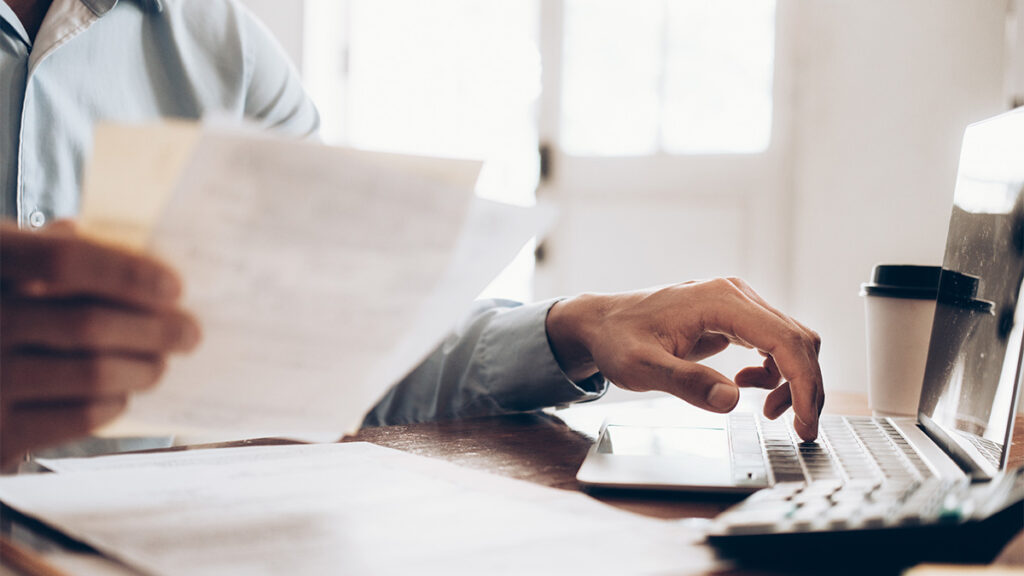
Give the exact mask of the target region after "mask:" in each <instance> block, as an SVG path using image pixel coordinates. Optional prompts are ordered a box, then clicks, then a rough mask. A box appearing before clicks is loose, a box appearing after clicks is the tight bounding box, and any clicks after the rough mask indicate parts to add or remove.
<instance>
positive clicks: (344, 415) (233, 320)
mask: <svg viewBox="0 0 1024 576" xmlns="http://www.w3.org/2000/svg"><path fill="white" fill-rule="evenodd" d="M168 130H170V132H168ZM192 130H196V129H195V128H192ZM146 141H153V142H157V143H160V146H157V147H155V148H154V147H147V146H145V145H144V142H146ZM182 146H184V147H186V148H190V149H191V152H189V153H182V152H181V151H180V150H179V148H180V147H182ZM153 149H156V150H157V152H158V154H162V155H166V156H168V157H169V158H171V160H172V162H176V163H180V164H181V165H183V166H184V171H183V174H182V176H181V177H180V178H179V179H178V181H177V184H173V185H172V184H168V182H167V179H168V174H167V171H165V170H161V171H157V172H156V173H154V174H153V177H152V178H151V179H149V181H148V182H146V183H143V184H139V185H136V184H135V183H133V182H130V181H126V180H125V179H124V178H123V175H121V174H117V173H115V172H111V171H116V166H117V163H114V162H110V161H108V160H104V158H105V157H107V156H109V155H115V156H117V157H119V158H122V162H123V158H125V157H132V155H133V154H136V153H137V152H136V151H137V150H139V151H141V152H138V154H141V156H142V158H141V159H140V160H139V162H138V163H139V164H141V165H158V164H159V162H158V161H157V159H154V158H146V157H147V156H151V155H152V153H153ZM96 155H97V158H96V159H95V161H94V163H93V167H94V168H95V169H94V170H92V171H91V172H90V174H89V176H88V177H87V182H88V183H89V185H90V186H91V188H90V189H89V190H87V191H86V196H85V204H84V206H83V223H82V225H83V229H84V230H86V231H88V232H89V233H91V234H94V235H96V236H97V237H100V238H105V239H106V240H108V241H115V242H121V243H125V242H127V243H129V244H135V245H138V242H139V241H140V239H144V237H145V234H140V231H145V230H147V229H149V228H152V230H151V238H150V240H149V243H148V245H149V248H148V249H149V251H150V253H152V254H155V255H158V256H159V257H160V258H162V259H165V260H166V261H167V262H170V263H171V264H172V265H173V266H175V267H176V268H177V269H178V270H179V271H180V273H181V274H182V277H183V278H185V281H186V287H185V297H184V304H185V307H186V308H187V309H189V310H191V311H193V312H194V313H195V314H196V316H197V317H198V318H199V319H200V320H201V322H202V324H203V332H204V343H203V345H202V346H201V347H200V348H199V349H198V350H197V351H196V353H195V354H194V355H192V356H189V357H187V358H182V359H180V360H177V361H175V362H173V363H172V364H171V366H170V369H169V371H168V373H167V375H166V377H165V378H164V380H163V382H162V383H161V385H160V386H159V387H158V388H157V389H155V390H154V391H153V392H152V393H149V394H146V395H143V396H139V397H137V398H136V401H135V402H133V405H132V407H131V409H130V410H129V417H130V418H132V419H134V420H136V421H142V422H146V423H149V424H158V425H161V426H164V427H165V428H166V429H169V430H177V431H183V430H185V431H196V430H231V431H234V432H237V433H239V434H240V435H271V434H274V435H277V434H303V433H315V432H325V431H327V432H335V433H337V434H338V435H341V434H342V433H344V432H346V431H349V430H352V429H354V428H355V427H356V426H357V425H358V424H359V422H360V421H361V419H362V417H363V415H364V414H365V413H366V411H367V410H368V409H370V408H371V407H372V405H373V403H374V402H375V401H376V400H377V399H378V398H379V397H380V396H381V395H382V394H383V393H384V392H385V391H386V389H387V388H388V387H389V386H390V385H391V384H393V383H394V382H395V381H397V380H398V379H400V378H401V377H402V376H404V375H405V374H406V373H408V372H409V371H410V370H411V369H412V368H413V367H414V366H416V364H418V363H419V362H420V361H421V360H422V359H423V358H424V357H425V356H426V354H427V353H428V352H429V351H430V350H431V349H432V348H433V347H434V346H436V344H437V342H438V341H439V340H440V339H441V338H442V337H443V335H444V334H445V333H446V332H447V330H448V329H449V327H450V326H451V325H452V324H453V323H454V322H455V321H456V320H457V319H458V317H459V316H460V315H461V314H462V313H463V312H464V310H465V309H466V308H467V307H468V305H469V304H470V302H471V301H472V299H473V298H474V297H475V296H476V295H477V294H478V293H479V291H480V290H481V289H482V288H483V287H484V286H486V284H487V282H488V281H490V280H491V278H493V276H494V275H496V274H497V273H498V272H500V270H501V269H502V268H503V267H504V265H505V264H506V263H507V262H508V261H509V260H510V259H511V258H512V257H513V256H514V255H515V254H516V253H517V252H518V250H519V248H520V247H521V246H522V245H523V244H524V243H525V242H526V241H527V240H528V239H529V238H530V237H532V236H534V235H536V234H537V233H538V232H540V230H541V228H542V227H543V225H544V224H545V222H546V221H547V220H549V218H548V217H547V216H548V215H546V214H544V213H542V212H538V211H535V210H526V209H521V208H514V207H510V206H504V205H499V204H495V203H492V202H486V201H481V200H475V201H474V200H473V195H472V190H473V184H474V182H475V179H476V173H477V171H478V169H479V165H478V164H477V163H472V162H464V161H451V160H428V159H422V158H409V157H400V156H392V155H383V154H372V153H367V152H358V151H353V150H345V149H338V148H330V147H326V146H321V145H317V144H312V143H307V142H296V141H285V140H278V139H273V138H270V137H267V136H263V135H260V136H253V135H242V134H227V133H217V132H211V131H206V132H203V133H198V132H193V133H189V131H188V129H186V128H183V127H182V126H180V125H174V126H172V127H170V128H167V127H165V126H156V127H136V128H128V127H107V128H104V129H102V130H101V132H100V137H99V140H98V148H97V150H96ZM181 158H185V159H186V160H185V161H183V162H182V161H181V160H180V159H181ZM104 167H106V168H104ZM171 190H173V194H172V195H171V196H170V197H167V198H166V199H165V198H161V195H164V196H166V195H167V194H168V193H169V191H171ZM140 193H146V194H149V195H151V196H152V197H153V198H151V199H150V200H148V201H145V202H141V201H139V200H137V199H132V198H133V197H134V195H137V194H140ZM154 198H155V199H154ZM130 205H134V206H135V208H134V209H132V210H128V209H125V206H130ZM154 214H156V215H154ZM154 226H155V227H154ZM111 232H114V233H113V234H112V233H111Z"/></svg>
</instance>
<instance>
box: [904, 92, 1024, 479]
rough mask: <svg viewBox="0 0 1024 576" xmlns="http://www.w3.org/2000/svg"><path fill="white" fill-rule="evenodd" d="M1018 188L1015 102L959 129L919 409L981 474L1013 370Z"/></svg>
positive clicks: (1023, 169)
mask: <svg viewBox="0 0 1024 576" xmlns="http://www.w3.org/2000/svg"><path fill="white" fill-rule="evenodd" d="M1022 187H1024V108H1020V109H1017V110H1015V111H1012V112H1009V113H1006V114H1003V115H1001V116H998V117H996V118H993V119H991V120H988V121H985V122H981V123H978V124H974V125H972V126H970V127H968V129H967V131H966V132H965V134H964V142H963V148H962V149H961V153H960V169H959V174H958V176H957V183H956V193H955V197H954V200H953V204H954V205H953V214H952V216H951V218H950V222H949V237H948V240H947V243H946V254H945V258H944V260H943V264H942V268H943V270H942V275H941V280H940V286H939V297H938V303H937V305H936V311H935V322H934V324H933V326H932V336H931V346H930V348H929V352H928V365H927V368H926V369H925V380H924V388H923V390H922V393H921V405H920V416H921V422H922V423H923V424H924V425H925V427H926V428H927V429H928V430H929V431H930V432H934V433H935V434H936V435H938V436H940V437H941V438H942V442H940V443H945V444H952V446H949V448H950V449H951V450H952V451H955V452H959V453H960V454H961V455H963V456H965V457H967V458H968V459H969V460H971V461H973V462H974V463H976V464H978V466H980V467H981V468H982V469H983V470H987V471H988V472H989V473H992V472H993V471H994V470H998V469H999V468H1000V467H1001V465H1002V463H1003V462H1004V461H1005V455H1004V452H1005V450H1004V447H1005V446H1006V444H1007V440H1008V434H1009V431H1010V430H1009V428H1010V422H1011V419H1012V418H1013V413H1014V408H1015V403H1016V383H1017V379H1018V376H1019V372H1020V361H1021V351H1022V349H1021V334H1022V331H1024V324H1022V322H1024V302H1022V301H1021V288H1022V283H1021V282H1022V279H1024V190H1022ZM986 463H987V465H986Z"/></svg>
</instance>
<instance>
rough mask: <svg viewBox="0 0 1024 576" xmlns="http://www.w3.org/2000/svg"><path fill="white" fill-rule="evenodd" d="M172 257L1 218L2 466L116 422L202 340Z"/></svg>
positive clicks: (63, 227) (63, 228)
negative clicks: (175, 355) (172, 357)
mask: <svg viewBox="0 0 1024 576" xmlns="http://www.w3.org/2000/svg"><path fill="white" fill-rule="evenodd" d="M180 293H181V283H180V281H179V280H178V278H177V275H176V274H175V273H174V272H173V271H172V270H170V269H169V268H168V267H167V266H165V265H164V264H161V263H160V262H158V261H156V260H154V259H152V258H149V257H146V256H143V255H138V254H132V253H129V252H125V251H122V250H118V249H116V248H112V247H108V246H105V245H101V244H97V243H95V242H91V241H88V240H85V239H83V238H81V237H79V236H76V235H75V234H74V233H73V231H72V230H71V227H70V226H69V225H67V223H60V225H55V226H51V227H50V228H49V229H47V230H46V231H43V232H26V231H21V230H18V229H17V227H15V226H13V225H11V224H7V223H3V224H0V351H2V357H0V464H2V465H4V466H7V465H9V464H11V463H12V462H13V461H15V460H17V459H18V458H19V457H21V456H22V455H23V454H24V453H25V452H26V451H28V450H29V449H32V448H37V447H42V446H46V445H50V444H55V443H58V442H61V441H64V440H69V439H72V438H75V437H77V436H81V435H83V434H85V433H87V432H89V431H90V430H92V429H94V428H96V427H98V426H100V425H102V424H104V423H106V422H108V421H110V420H111V419H113V418H114V417H115V416H117V415H118V414H119V413H120V412H121V411H122V410H123V409H124V407H125V405H126V403H127V401H128V397H129V396H130V395H131V394H132V393H133V392H136V391H138V390H144V389H147V388H150V387H152V386H153V385H154V384H156V382H157V380H158V379H159V377H160V374H161V373H162V371H163V369H164V362H165V359H166V357H167V355H168V354H170V353H172V352H180V351H186V350H189V349H191V348H193V347H194V346H195V345H196V343H197V342H198V341H199V327H198V325H197V324H196V322H195V320H193V319H192V318H191V317H190V316H189V315H188V314H186V313H184V312H183V311H181V310H180V309H178V308H177V305H176V303H177V301H178V298H179V295H180Z"/></svg>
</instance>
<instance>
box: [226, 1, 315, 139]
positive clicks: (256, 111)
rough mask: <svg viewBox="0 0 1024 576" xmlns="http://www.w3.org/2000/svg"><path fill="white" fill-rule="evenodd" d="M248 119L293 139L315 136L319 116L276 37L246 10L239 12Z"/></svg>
mask: <svg viewBox="0 0 1024 576" xmlns="http://www.w3.org/2000/svg"><path fill="white" fill-rule="evenodd" d="M240 12H241V13H240V15H239V19H240V24H241V26H240V28H241V34H242V42H243V45H244V70H245V75H246V79H245V80H246V83H245V90H246V94H245V109H244V111H243V113H244V115H245V117H246V118H247V119H250V120H253V121H255V122H257V123H258V124H259V125H260V126H262V127H263V128H268V129H272V130H274V131H277V132H281V133H284V134H290V135H294V136H314V135H316V133H317V131H318V130H319V129H320V115H319V113H318V112H317V109H316V106H315V105H314V104H313V100H312V99H311V98H310V97H309V94H307V93H306V90H305V88H303V85H302V80H301V78H300V77H299V73H298V71H297V70H296V69H295V66H294V65H293V64H292V62H291V60H290V59H289V58H288V55H287V54H286V53H285V51H284V48H282V47H281V45H280V44H279V43H278V42H277V40H276V39H275V38H274V35H273V34H272V33H271V32H270V31H269V30H268V29H267V28H266V26H264V25H263V23H262V22H260V21H259V20H258V19H257V18H256V17H255V16H253V15H252V14H251V13H250V12H249V11H248V10H247V9H244V8H243V9H242V10H241V11H240Z"/></svg>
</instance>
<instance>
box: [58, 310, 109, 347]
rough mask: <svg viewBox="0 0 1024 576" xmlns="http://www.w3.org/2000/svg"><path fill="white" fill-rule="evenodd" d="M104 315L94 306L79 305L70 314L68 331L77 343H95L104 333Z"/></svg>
mask: <svg viewBox="0 0 1024 576" xmlns="http://www.w3.org/2000/svg"><path fill="white" fill-rule="evenodd" d="M102 316H103V315H102V314H101V313H100V312H99V311H98V310H97V309H96V308H95V307H93V306H83V307H78V308H76V309H74V310H72V311H71V313H70V314H68V321H67V326H66V329H67V332H68V335H69V336H70V337H72V338H73V339H74V340H75V342H76V343H77V344H85V345H89V344H95V343H96V342H97V341H98V340H99V339H100V337H101V335H102V333H103V317H102Z"/></svg>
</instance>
